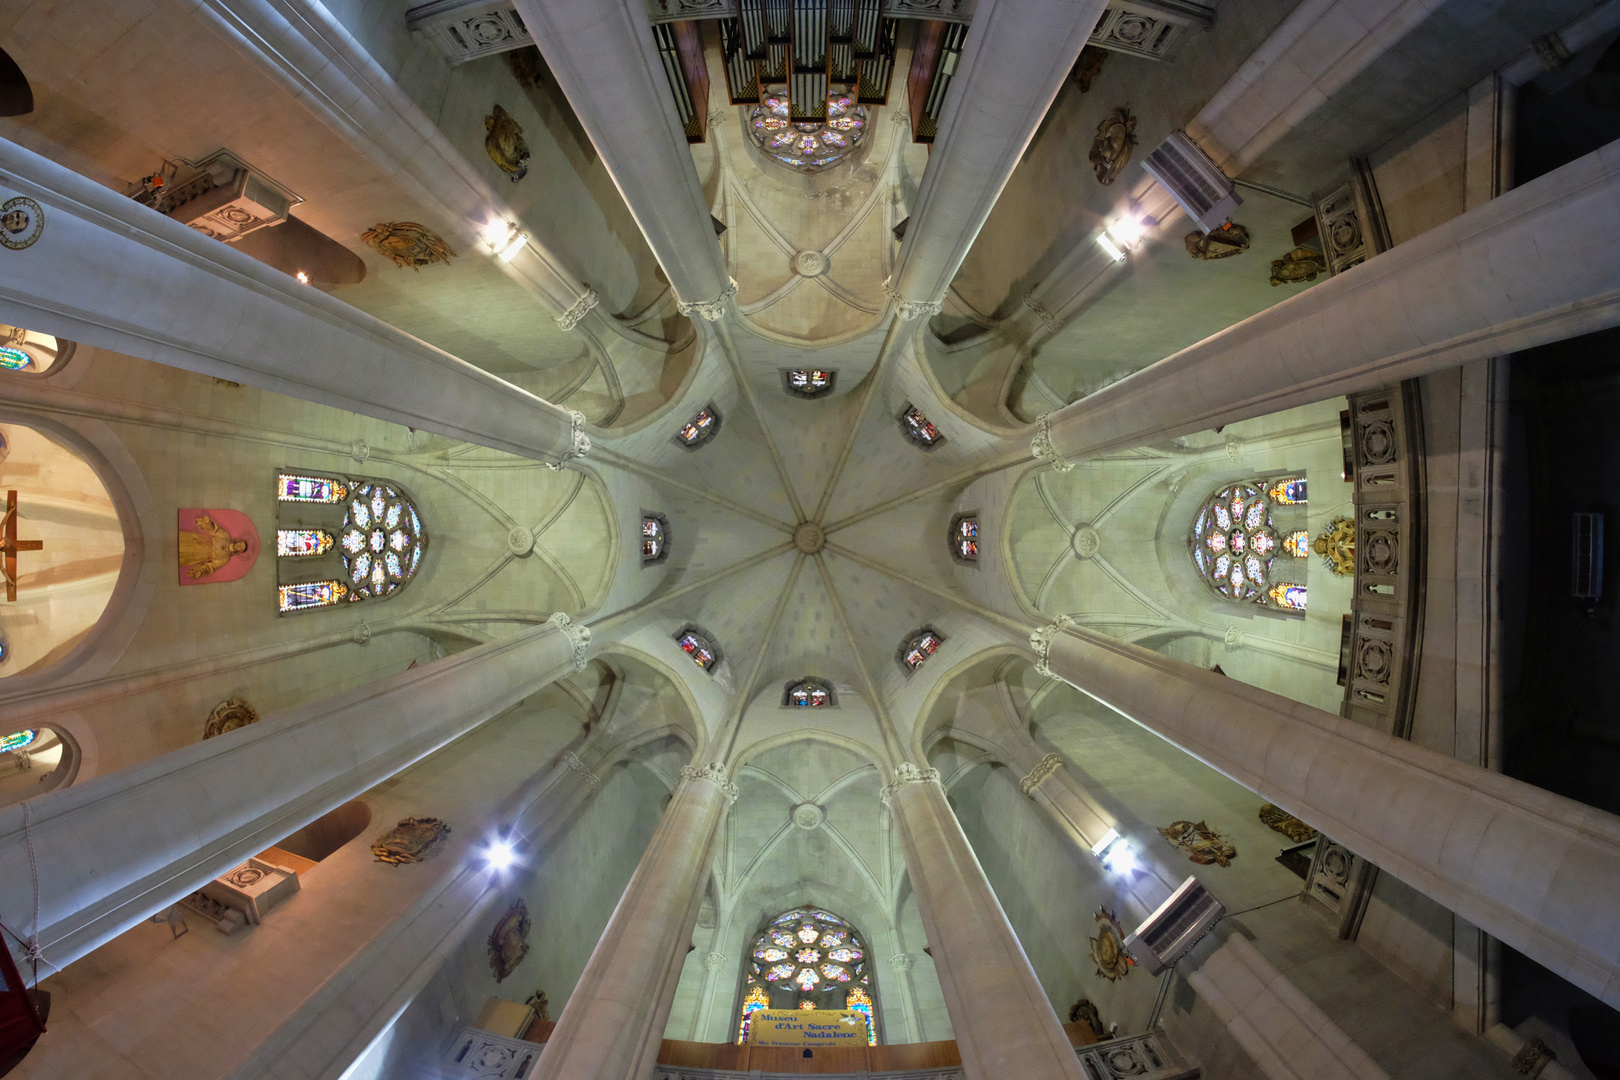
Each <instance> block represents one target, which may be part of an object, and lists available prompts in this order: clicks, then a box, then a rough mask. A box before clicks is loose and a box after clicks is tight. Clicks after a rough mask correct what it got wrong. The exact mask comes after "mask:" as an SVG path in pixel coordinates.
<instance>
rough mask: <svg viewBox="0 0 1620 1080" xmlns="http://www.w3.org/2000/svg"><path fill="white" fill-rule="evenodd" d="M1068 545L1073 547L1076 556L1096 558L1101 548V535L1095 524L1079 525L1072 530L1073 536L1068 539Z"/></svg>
mask: <svg viewBox="0 0 1620 1080" xmlns="http://www.w3.org/2000/svg"><path fill="white" fill-rule="evenodd" d="M1069 546H1070V547H1071V548H1073V549H1074V554H1075V556H1076V557H1077V558H1081V559H1092V558H1096V556H1097V552H1098V551H1100V550H1102V535H1101V534H1100V533H1098V532H1097V529H1096V527H1095V526H1092V525H1081V526H1080V527H1079V528H1077V529H1075V530H1074V536H1072V537H1071V538H1070V539H1069Z"/></svg>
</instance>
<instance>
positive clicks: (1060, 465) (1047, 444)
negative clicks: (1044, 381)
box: [1029, 413, 1074, 472]
mask: <svg viewBox="0 0 1620 1080" xmlns="http://www.w3.org/2000/svg"><path fill="white" fill-rule="evenodd" d="M1029 452H1030V453H1031V454H1034V455H1035V456H1036V457H1037V458H1039V459H1040V460H1042V461H1046V462H1050V463H1051V466H1052V468H1054V469H1056V470H1057V471H1058V472H1068V471H1069V470H1070V469H1072V468H1074V462H1072V461H1069V460H1067V459H1066V458H1064V456H1063V455H1062V454H1060V453H1058V449H1057V447H1055V446H1053V445H1052V414H1051V413H1043V414H1042V415H1041V418H1040V419H1039V420H1037V421H1035V437H1034V438H1033V439H1031V440H1029Z"/></svg>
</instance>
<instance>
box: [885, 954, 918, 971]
mask: <svg viewBox="0 0 1620 1080" xmlns="http://www.w3.org/2000/svg"><path fill="white" fill-rule="evenodd" d="M915 964H916V961H914V960H912V958H911V954H910V953H895V954H894V955H893V956H891V957H889V966H890V967H892V968H894V970H896V971H898V972H901V973H902V974H903V973H905V972H907V971H910V970H911V969H912V967H914V966H915Z"/></svg>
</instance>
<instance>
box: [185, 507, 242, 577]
mask: <svg viewBox="0 0 1620 1080" xmlns="http://www.w3.org/2000/svg"><path fill="white" fill-rule="evenodd" d="M247 550H248V542H247V541H246V540H238V539H236V538H235V537H233V536H231V534H230V533H228V532H226V531H225V530H224V529H223V528H221V527H220V526H219V525H217V524H215V522H214V519H213V518H211V517H209V516H208V515H207V514H199V515H198V516H197V520H196V521H195V523H193V525H192V527H191V529H189V530H187V531H184V532H181V533H180V567H181V569H183V570H184V571H185V572H186V576H187V577H189V578H192V579H196V578H205V577H207V576H208V575H209V574H212V573H213V572H214V571H215V570H218V569H219V568H220V567H222V566H224V565H225V564H226V563H228V562H230V561H231V559H232V558H234V557H235V556H237V555H246V554H247Z"/></svg>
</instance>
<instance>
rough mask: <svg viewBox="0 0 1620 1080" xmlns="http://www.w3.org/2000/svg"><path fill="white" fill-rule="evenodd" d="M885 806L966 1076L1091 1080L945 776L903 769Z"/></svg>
mask: <svg viewBox="0 0 1620 1080" xmlns="http://www.w3.org/2000/svg"><path fill="white" fill-rule="evenodd" d="M883 801H884V802H885V803H887V804H888V807H889V811H890V812H891V813H892V814H894V817H895V822H896V823H897V824H898V825H899V828H900V843H901V847H902V850H903V851H904V852H905V859H906V871H907V873H908V874H910V875H911V885H912V888H914V889H915V890H916V892H917V906H918V908H919V909H920V910H921V912H922V919H923V928H924V929H925V930H926V931H927V934H928V944H929V947H930V951H931V952H932V954H933V957H934V967H935V968H936V969H937V970H938V972H939V983H940V988H941V989H942V990H944V992H945V1007H946V1008H947V1009H948V1010H949V1011H950V1014H951V1028H952V1029H953V1030H954V1031H955V1033H956V1045H957V1047H958V1049H960V1050H961V1052H962V1065H963V1067H964V1068H965V1069H966V1070H967V1074H968V1075H969V1076H972V1077H978V1078H989V1077H996V1076H1008V1077H1013V1076H1016V1077H1019V1078H1020V1080H1055V1078H1058V1077H1063V1078H1067V1080H1084V1076H1085V1074H1084V1073H1083V1072H1081V1070H1080V1062H1079V1059H1078V1058H1076V1057H1075V1055H1074V1047H1073V1046H1072V1045H1071V1044H1070V1043H1069V1037H1068V1035H1067V1034H1065V1033H1064V1031H1063V1026H1062V1024H1060V1023H1059V1022H1058V1018H1057V1014H1056V1013H1055V1012H1053V1011H1052V1003H1051V1002H1050V1001H1049V1000H1047V997H1046V991H1044V990H1042V989H1041V984H1040V980H1039V979H1037V978H1036V977H1035V971H1034V969H1033V968H1031V967H1030V965H1029V957H1027V956H1026V955H1025V954H1024V947H1023V946H1022V945H1020V944H1019V943H1018V935H1016V934H1015V933H1013V928H1012V925H1011V924H1010V923H1008V922H1007V915H1006V912H1004V911H1002V909H1001V903H1000V901H998V900H997V899H996V894H995V892H994V891H993V890H992V889H991V888H990V882H989V881H988V880H987V879H986V878H985V876H984V870H983V869H982V868H981V867H980V866H979V860H978V858H977V857H976V856H975V855H974V854H973V848H972V847H971V846H969V844H968V840H967V837H966V836H965V835H964V834H963V833H962V826H961V825H960V824H959V823H958V822H957V820H956V815H955V814H954V813H953V812H952V811H951V807H950V804H949V803H947V802H946V801H945V789H944V788H942V787H940V784H939V770H937V769H919V768H917V766H915V765H912V764H911V763H909V762H905V763H902V764H901V765H900V768H899V769H898V770H896V775H895V780H894V782H893V783H891V784H889V785H888V786H887V787H885V788H884V789H883Z"/></svg>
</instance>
